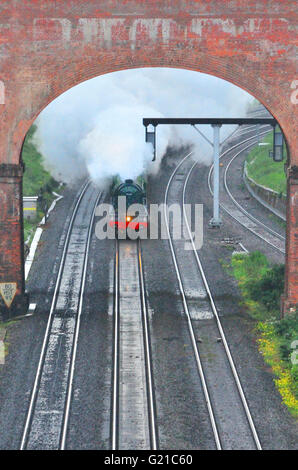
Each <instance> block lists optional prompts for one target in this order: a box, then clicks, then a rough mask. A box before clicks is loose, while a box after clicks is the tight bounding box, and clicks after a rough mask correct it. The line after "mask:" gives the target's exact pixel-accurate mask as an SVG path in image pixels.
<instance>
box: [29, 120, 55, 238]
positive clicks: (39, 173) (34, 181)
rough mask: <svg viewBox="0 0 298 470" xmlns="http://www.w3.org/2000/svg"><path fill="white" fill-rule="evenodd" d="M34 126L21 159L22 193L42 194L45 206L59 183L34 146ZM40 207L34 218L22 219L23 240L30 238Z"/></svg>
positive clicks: (40, 210)
mask: <svg viewBox="0 0 298 470" xmlns="http://www.w3.org/2000/svg"><path fill="white" fill-rule="evenodd" d="M35 132H36V126H35V125H33V126H31V128H30V129H29V131H28V134H27V136H26V139H25V142H24V146H23V152H22V159H23V162H24V163H25V172H24V177H23V195H24V196H39V195H40V194H42V197H43V200H44V201H46V204H47V206H49V205H50V204H51V202H52V201H53V199H54V198H55V196H54V195H53V194H52V191H55V190H57V188H58V186H59V183H58V182H57V181H56V180H55V179H54V178H53V177H52V176H51V174H50V172H49V171H47V170H46V169H45V167H44V160H43V156H42V155H41V153H40V152H39V151H38V149H37V148H36V144H35V142H34V134H35ZM43 215H44V214H43V209H42V207H38V211H37V216H36V220H33V221H29V220H24V240H25V241H26V240H28V239H29V244H30V241H31V240H32V237H33V234H34V232H35V229H36V226H37V225H38V223H39V222H40V220H41V219H42V217H43Z"/></svg>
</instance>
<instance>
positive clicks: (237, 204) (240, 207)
mask: <svg viewBox="0 0 298 470" xmlns="http://www.w3.org/2000/svg"><path fill="white" fill-rule="evenodd" d="M266 133H267V132H263V133H262V134H266ZM262 134H260V135H262ZM253 139H256V136H252V137H250V138H248V139H246V140H244V141H242V142H240V143H238V144H236V145H234V146H233V147H231V148H229V149H227V150H226V151H225V152H223V153H222V154H221V155H220V158H222V157H223V156H225V155H226V154H227V153H229V152H230V151H232V150H233V149H235V148H237V147H239V146H241V145H243V144H244V143H246V142H247V141H250V140H253ZM256 143H257V141H256V140H254V141H253V142H250V143H249V144H248V145H247V146H245V147H244V148H242V149H241V150H240V151H239V152H238V153H237V154H236V155H235V157H234V158H236V157H237V156H238V155H240V154H241V153H242V152H243V151H244V150H247V149H248V148H250V147H252V146H253V145H255V144H256ZM212 171H213V165H212V166H211V167H210V170H209V174H208V187H209V191H210V193H211V194H213V191H212V187H211V175H212ZM225 189H226V191H227V193H228V195H229V197H230V198H231V199H232V200H233V199H234V198H233V197H231V195H230V194H229V190H227V188H226V187H225ZM233 202H234V203H235V205H236V206H238V208H239V210H240V211H241V212H242V213H244V214H245V215H246V216H247V217H248V218H249V219H250V220H252V221H253V222H255V223H256V224H257V225H260V226H263V227H264V229H265V230H266V231H267V232H269V233H271V234H272V235H273V236H276V237H277V238H279V239H280V240H284V237H283V236H282V235H280V234H278V233H277V232H275V231H274V230H272V229H271V228H270V227H268V226H267V225H265V224H263V222H261V221H260V220H258V219H256V218H255V217H254V216H253V215H251V214H249V212H247V211H246V210H245V209H244V208H243V207H242V206H241V205H240V204H239V203H238V202H237V201H236V200H235V199H234V200H233ZM220 206H221V208H222V209H223V210H224V211H225V212H226V213H227V214H229V216H230V217H232V218H233V219H234V220H236V221H237V222H238V223H239V224H240V225H242V226H243V227H244V228H245V229H246V230H249V231H250V232H252V233H253V234H254V235H256V236H257V237H259V238H260V239H261V240H263V241H265V242H266V243H267V244H268V245H270V246H272V247H273V248H274V249H276V250H278V251H279V252H280V253H283V254H284V253H285V250H284V249H281V248H279V247H278V246H276V245H274V244H273V243H271V242H270V241H269V240H268V239H267V238H265V237H263V236H262V235H261V234H260V233H258V232H256V231H255V230H253V229H252V228H251V227H248V226H247V225H245V224H243V222H241V221H240V220H239V219H237V217H235V216H234V215H233V214H232V212H231V211H229V209H227V208H226V207H225V206H224V204H220Z"/></svg>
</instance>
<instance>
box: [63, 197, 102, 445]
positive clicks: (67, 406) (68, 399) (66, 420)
mask: <svg viewBox="0 0 298 470" xmlns="http://www.w3.org/2000/svg"><path fill="white" fill-rule="evenodd" d="M101 197H102V192H101V193H99V194H98V197H97V199H96V201H95V204H94V207H93V212H92V216H91V221H90V225H89V228H88V235H87V242H86V249H85V253H84V265H83V274H82V279H81V290H80V299H79V307H78V312H77V317H76V325H75V334H74V342H73V347H72V356H71V363H70V372H69V379H68V387H67V395H66V403H65V411H64V419H63V425H62V435H61V441H60V450H65V447H66V438H67V430H68V423H69V414H70V406H71V399H72V393H73V380H74V371H75V364H76V358H77V349H78V339H79V332H80V326H81V316H82V310H83V300H84V294H85V286H86V278H87V266H88V260H89V251H90V242H91V237H92V228H93V224H94V219H95V211H96V207H97V204H98V202H99V200H100V198H101Z"/></svg>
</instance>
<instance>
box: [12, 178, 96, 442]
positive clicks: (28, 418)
mask: <svg viewBox="0 0 298 470" xmlns="http://www.w3.org/2000/svg"><path fill="white" fill-rule="evenodd" d="M89 185H90V180H88V181H87V182H85V183H84V184H83V185H82V187H81V189H80V192H79V196H78V199H77V202H76V204H75V207H74V210H73V213H72V216H71V219H70V222H69V226H68V230H67V234H66V237H65V241H64V247H63V252H62V256H61V260H60V266H59V271H58V275H57V279H56V285H55V289H54V294H53V299H52V304H51V309H50V313H49V318H48V322H47V326H46V331H45V335H44V339H43V344H42V348H41V352H40V357H39V362H38V366H37V371H36V375H35V380H34V384H33V388H32V392H31V397H30V403H29V408H28V411H27V416H26V421H25V426H24V430H23V435H22V440H21V446H20V450H24V449H25V448H26V443H27V439H28V436H29V430H30V424H31V420H32V416H33V412H34V406H35V402H36V398H37V392H38V386H39V382H40V378H41V372H42V368H43V364H44V360H45V355H46V350H47V345H48V340H49V332H50V328H51V324H52V319H53V313H54V310H55V305H56V301H57V295H58V290H59V286H60V281H61V277H62V271H63V267H64V263H65V258H66V253H67V248H68V244H69V240H70V235H71V231H72V228H73V223H74V219H75V216H76V215H77V212H78V208H79V206H80V203H81V200H82V198H83V196H84V194H85V192H86V190H87V188H88V186H89Z"/></svg>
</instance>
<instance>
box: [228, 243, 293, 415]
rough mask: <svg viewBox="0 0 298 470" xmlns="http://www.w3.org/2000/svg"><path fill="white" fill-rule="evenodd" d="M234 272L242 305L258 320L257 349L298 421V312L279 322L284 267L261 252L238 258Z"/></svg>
mask: <svg viewBox="0 0 298 470" xmlns="http://www.w3.org/2000/svg"><path fill="white" fill-rule="evenodd" d="M231 271H232V274H233V275H234V277H235V278H236V279H237V281H238V285H239V287H240V290H241V293H242V298H243V305H244V306H245V307H246V310H247V312H248V313H249V315H250V316H251V317H252V318H253V319H255V320H256V322H257V323H256V330H257V334H258V346H259V350H260V352H261V353H262V354H263V357H264V360H265V362H266V363H267V364H268V365H269V366H270V367H271V370H272V372H273V374H274V375H275V379H274V381H275V384H276V387H277V388H278V390H279V392H280V394H281V396H282V399H283V402H284V404H285V405H286V406H287V407H288V409H289V410H290V412H291V413H292V414H293V415H294V416H296V417H298V364H295V362H298V354H296V353H295V348H296V351H297V350H298V344H297V346H296V344H295V341H297V340H298V312H296V313H293V314H291V315H288V316H287V317H285V318H283V319H281V318H280V296H281V294H282V292H283V289H284V265H273V266H270V265H269V262H268V259H267V258H266V256H265V255H264V254H262V253H260V252H259V251H256V252H253V253H250V254H248V255H246V254H235V255H234V256H233V257H232V261H231Z"/></svg>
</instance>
